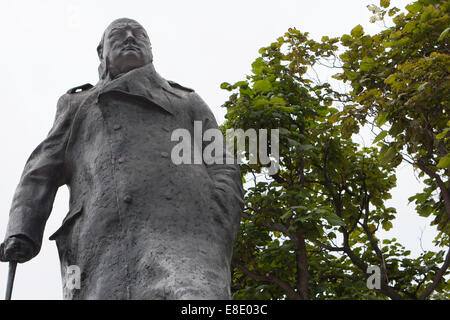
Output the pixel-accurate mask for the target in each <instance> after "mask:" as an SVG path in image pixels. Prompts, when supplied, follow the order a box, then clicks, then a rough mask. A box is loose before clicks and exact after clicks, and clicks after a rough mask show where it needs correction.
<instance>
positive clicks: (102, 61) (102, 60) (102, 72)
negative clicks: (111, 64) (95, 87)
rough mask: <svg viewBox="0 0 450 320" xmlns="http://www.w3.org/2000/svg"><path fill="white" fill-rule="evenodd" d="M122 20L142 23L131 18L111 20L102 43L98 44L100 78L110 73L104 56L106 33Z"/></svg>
mask: <svg viewBox="0 0 450 320" xmlns="http://www.w3.org/2000/svg"><path fill="white" fill-rule="evenodd" d="M120 22H132V23H136V24H138V25H141V24H140V23H139V22H137V21H136V20H133V19H129V18H120V19H116V20H114V21H113V22H111V24H110V25H109V26H108V27H107V28H106V30H105V32H103V35H102V39H101V40H100V43H99V44H98V46H97V54H98V57H99V59H100V65H99V66H98V75H99V77H100V79H105V78H106V76H107V75H108V67H107V65H106V57H104V56H103V46H104V44H105V36H106V33H107V31H108V30H109V29H110V28H111V27H112V26H113V25H115V24H117V23H120Z"/></svg>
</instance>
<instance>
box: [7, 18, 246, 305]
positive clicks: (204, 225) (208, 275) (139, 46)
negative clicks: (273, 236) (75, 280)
mask: <svg viewBox="0 0 450 320" xmlns="http://www.w3.org/2000/svg"><path fill="white" fill-rule="evenodd" d="M97 51H98V55H99V57H100V61H101V63H100V67H99V73H100V80H99V82H98V83H97V84H96V85H95V86H92V85H89V84H87V85H84V86H80V87H77V88H74V89H71V90H69V91H68V92H67V93H66V94H64V95H63V96H62V97H61V98H60V99H59V101H58V106H57V112H56V117H55V122H54V125H53V127H52V129H51V131H50V132H49V134H48V136H47V138H46V139H45V140H44V141H43V142H42V143H41V144H39V146H38V147H37V148H36V149H35V150H34V151H33V153H32V154H31V156H30V158H29V159H28V161H27V163H26V165H25V169H24V171H23V174H22V177H21V179H20V183H19V185H18V187H17V190H16V193H15V195H14V199H13V203H12V207H11V212H10V218H9V223H8V228H7V232H6V238H5V241H4V243H3V244H2V246H1V250H0V258H1V260H2V261H18V262H25V261H28V260H29V259H31V258H33V257H34V256H36V255H37V254H38V252H39V250H40V247H41V243H42V237H43V233H44V227H45V223H46V220H47V218H48V217H49V214H50V212H51V210H52V205H53V201H54V198H55V194H56V191H57V189H58V188H59V187H60V186H62V185H64V184H66V185H68V187H69V190H70V209H69V213H68V214H67V216H66V217H65V219H64V221H63V223H62V226H61V227H60V228H59V229H58V230H57V231H56V232H55V233H54V234H53V235H52V236H51V237H50V239H52V240H53V239H54V240H56V244H57V247H58V252H59V256H60V261H61V272H62V279H63V293H64V298H65V299H229V298H230V278H231V274H230V262H231V254H232V246H233V242H234V239H235V236H236V233H237V230H238V226H239V220H240V215H241V212H242V209H243V201H242V196H243V190H242V180H241V174H240V170H239V167H238V166H237V165H235V164H227V163H230V162H229V161H226V159H225V158H226V157H227V154H226V152H223V160H224V161H222V163H223V164H221V163H209V164H207V163H205V162H204V161H202V162H201V163H197V164H187V163H182V164H175V163H174V162H173V161H172V160H171V152H172V149H173V147H174V146H175V145H176V144H177V143H178V141H172V139H171V135H172V133H173V131H174V130H176V129H179V128H183V129H185V130H187V132H189V133H192V135H194V131H195V130H194V129H195V127H196V126H194V122H197V123H199V124H201V128H202V130H203V131H206V130H208V129H211V128H218V127H217V123H216V120H215V119H214V116H213V114H212V112H211V110H210V109H209V107H208V106H207V105H206V104H205V102H204V101H203V100H202V99H201V98H200V97H199V96H198V95H197V94H196V93H195V92H194V91H193V90H191V89H188V88H185V87H182V86H181V85H178V84H176V83H174V82H170V81H166V80H165V79H163V78H162V77H161V76H160V75H159V74H158V73H156V71H155V69H154V67H153V63H152V61H153V56H152V52H151V45H150V40H149V38H148V35H147V33H146V31H145V30H144V28H143V27H142V26H141V25H140V24H139V23H137V22H136V21H134V20H130V19H118V20H115V21H114V22H112V23H111V25H110V26H109V27H108V28H107V29H106V31H105V33H104V34H103V38H102V40H101V42H100V45H99V46H98V48H97ZM191 148H192V150H190V151H192V154H194V153H195V152H200V153H201V151H202V150H203V149H204V148H205V145H204V143H200V145H198V143H197V144H196V143H193V144H192V146H191ZM219 162H220V161H219ZM72 266H76V267H77V268H78V270H80V279H79V280H80V283H79V284H80V285H79V286H78V287H74V286H73V285H69V283H67V281H68V280H67V279H68V277H67V274H66V273H67V270H68V268H70V267H72ZM71 280H72V279H71Z"/></svg>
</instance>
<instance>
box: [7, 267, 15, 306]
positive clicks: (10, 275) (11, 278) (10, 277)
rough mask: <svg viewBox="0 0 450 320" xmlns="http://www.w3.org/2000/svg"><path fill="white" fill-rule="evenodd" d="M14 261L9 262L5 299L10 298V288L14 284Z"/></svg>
mask: <svg viewBox="0 0 450 320" xmlns="http://www.w3.org/2000/svg"><path fill="white" fill-rule="evenodd" d="M16 267H17V262H16V261H10V262H9V270H8V282H7V284H6V296H5V300H11V295H12V289H13V284H14V276H15V275H16Z"/></svg>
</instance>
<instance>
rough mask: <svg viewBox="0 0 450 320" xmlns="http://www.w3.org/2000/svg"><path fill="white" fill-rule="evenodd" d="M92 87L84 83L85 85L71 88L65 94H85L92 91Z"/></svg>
mask: <svg viewBox="0 0 450 320" xmlns="http://www.w3.org/2000/svg"><path fill="white" fill-rule="evenodd" d="M93 87H94V86H93V85H92V84H90V83H85V84H83V85H81V86H77V87H73V88H71V89H69V90H67V93H68V94H78V93H81V92H86V91H88V90H90V89H92V88H93Z"/></svg>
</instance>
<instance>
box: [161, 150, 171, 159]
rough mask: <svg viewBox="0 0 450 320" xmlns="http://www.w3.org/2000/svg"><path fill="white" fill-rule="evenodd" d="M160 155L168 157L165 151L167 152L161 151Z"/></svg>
mask: <svg viewBox="0 0 450 320" xmlns="http://www.w3.org/2000/svg"><path fill="white" fill-rule="evenodd" d="M161 157H163V158H168V157H169V154H168V153H167V152H164V151H163V152H161Z"/></svg>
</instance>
